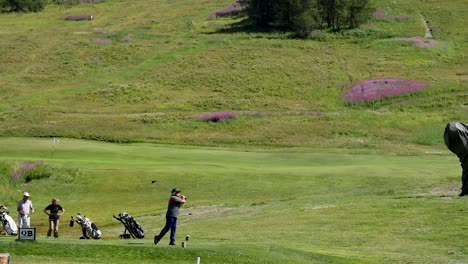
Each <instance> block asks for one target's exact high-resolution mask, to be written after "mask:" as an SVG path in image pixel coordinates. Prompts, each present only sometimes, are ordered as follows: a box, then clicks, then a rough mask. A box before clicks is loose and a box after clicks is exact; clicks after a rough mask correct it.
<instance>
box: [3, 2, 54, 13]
mask: <svg viewBox="0 0 468 264" xmlns="http://www.w3.org/2000/svg"><path fill="white" fill-rule="evenodd" d="M46 4H47V0H0V11H3V12H26V13H27V12H39V11H42V10H43V9H44V7H45V5H46Z"/></svg>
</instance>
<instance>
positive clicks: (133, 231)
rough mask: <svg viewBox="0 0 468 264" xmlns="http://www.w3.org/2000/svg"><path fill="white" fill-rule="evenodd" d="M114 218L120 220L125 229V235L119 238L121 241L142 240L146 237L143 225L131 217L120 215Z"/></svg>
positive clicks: (124, 214)
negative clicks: (129, 239)
mask: <svg viewBox="0 0 468 264" xmlns="http://www.w3.org/2000/svg"><path fill="white" fill-rule="evenodd" d="M113 217H114V218H115V219H117V220H119V221H120V222H121V223H122V224H123V225H124V227H125V230H124V233H123V234H122V235H120V236H119V238H120V239H128V238H138V239H142V238H144V237H145V233H144V231H143V227H141V225H140V224H139V223H138V222H137V221H136V220H135V219H134V218H133V217H132V216H131V215H129V214H127V213H120V214H119V216H118V217H117V216H115V215H113ZM127 231H128V234H127Z"/></svg>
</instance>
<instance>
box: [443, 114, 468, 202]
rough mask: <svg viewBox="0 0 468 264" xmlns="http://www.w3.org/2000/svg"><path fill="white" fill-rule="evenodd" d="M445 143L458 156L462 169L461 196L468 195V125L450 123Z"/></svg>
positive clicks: (446, 131)
mask: <svg viewBox="0 0 468 264" xmlns="http://www.w3.org/2000/svg"><path fill="white" fill-rule="evenodd" d="M444 141H445V145H447V148H448V149H449V150H450V151H452V152H453V153H454V154H455V155H457V157H458V159H459V160H460V165H461V167H462V177H461V178H462V188H461V192H460V194H459V196H465V195H468V125H466V124H463V123H460V122H452V123H448V124H447V126H446V127H445V132H444Z"/></svg>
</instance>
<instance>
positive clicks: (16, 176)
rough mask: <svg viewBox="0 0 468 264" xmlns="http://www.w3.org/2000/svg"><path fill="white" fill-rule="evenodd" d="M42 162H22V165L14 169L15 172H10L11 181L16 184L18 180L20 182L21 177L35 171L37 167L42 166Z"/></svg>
mask: <svg viewBox="0 0 468 264" xmlns="http://www.w3.org/2000/svg"><path fill="white" fill-rule="evenodd" d="M43 163H44V162H43V161H42V160H39V161H34V162H30V161H28V162H24V163H23V164H21V166H20V167H19V168H18V169H16V170H13V171H12V172H11V180H12V181H13V182H17V181H19V180H21V179H22V178H23V176H25V175H27V174H28V172H30V171H32V170H34V169H36V168H37V167H38V166H39V165H42V164H43Z"/></svg>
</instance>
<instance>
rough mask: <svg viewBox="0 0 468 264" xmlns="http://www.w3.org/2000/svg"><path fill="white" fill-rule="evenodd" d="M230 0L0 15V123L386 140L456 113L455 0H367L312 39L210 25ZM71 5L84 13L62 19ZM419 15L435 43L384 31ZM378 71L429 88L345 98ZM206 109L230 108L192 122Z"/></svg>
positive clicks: (131, 136)
mask: <svg viewBox="0 0 468 264" xmlns="http://www.w3.org/2000/svg"><path fill="white" fill-rule="evenodd" d="M229 3H230V1H214V0H203V1H193V0H188V1H181V2H180V1H175V2H174V1H169V2H168V1H144V0H141V1H132V4H129V2H128V1H106V2H105V3H99V4H93V5H79V6H73V7H67V6H55V5H49V6H47V8H46V10H45V11H44V12H41V13H37V14H1V15H0V35H1V38H0V54H2V56H0V64H1V65H2V67H1V68H0V94H1V95H0V120H1V122H0V135H3V136H12V135H14V136H44V137H52V136H54V137H73V138H84V139H96V140H105V141H115V142H129V141H130V142H131V141H148V142H160V143H164V142H169V143H170V142H172V143H174V142H176V143H183V144H203V145H212V144H255V145H271V146H297V145H305V146H312V147H317V146H320V147H330V146H337V147H345V148H383V149H387V148H389V147H391V146H399V145H400V144H403V145H407V146H410V145H421V144H422V145H435V146H441V145H442V141H441V137H440V134H441V131H442V129H443V127H444V126H445V124H446V122H449V121H452V120H464V119H466V117H467V116H468V109H467V105H466V102H468V92H467V90H468V89H467V77H466V69H467V60H466V54H467V53H466V51H467V44H466V43H467V41H466V35H467V34H466V27H464V17H463V14H464V10H466V2H465V1H461V0H457V1H450V3H449V4H447V3H445V4H443V5H442V4H440V3H439V2H438V1H424V3H422V2H420V1H393V2H392V3H387V1H375V3H376V8H379V10H383V12H384V16H383V17H374V18H373V20H372V21H370V22H369V24H367V25H364V26H363V27H362V29H359V30H354V31H351V32H344V33H343V34H328V33H317V35H315V36H314V37H313V39H311V40H295V39H289V38H287V34H284V33H244V32H232V33H222V32H225V31H224V29H228V28H229V27H230V26H231V25H233V24H234V23H237V22H239V21H240V20H242V18H223V19H214V20H208V19H207V16H208V14H210V13H211V12H212V11H213V10H216V9H219V8H221V7H222V6H224V5H227V4H229ZM77 14H92V15H93V16H94V19H93V20H89V21H88V20H86V21H66V20H64V17H65V16H66V15H77ZM448 14H450V15H449V16H450V19H448V18H447V16H448ZM397 16H402V17H404V19H395V17H397ZM422 16H423V17H424V18H425V19H426V20H428V21H429V26H430V27H431V28H432V29H433V34H434V38H435V40H436V41H437V44H436V45H435V46H433V47H427V48H419V47H417V46H415V45H414V44H413V43H411V42H407V41H397V40H396V39H398V38H411V37H423V36H424V33H425V28H424V23H423V22H422ZM381 77H388V78H398V79H408V80H416V81H420V82H423V83H427V84H430V88H429V89H427V90H425V91H423V92H419V93H417V94H414V95H412V96H403V97H397V98H394V99H384V100H380V101H376V102H373V103H367V104H359V105H348V104H346V103H344V102H343V95H344V92H345V91H346V90H347V89H349V88H350V87H351V85H352V84H353V83H356V82H359V81H362V80H366V79H372V78H381ZM215 111H236V112H238V119H237V120H236V121H235V122H228V123H225V124H216V125H213V124H209V123H202V122H199V121H198V120H197V117H198V116H199V115H200V114H203V113H210V112H215ZM397 150H398V148H397Z"/></svg>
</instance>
